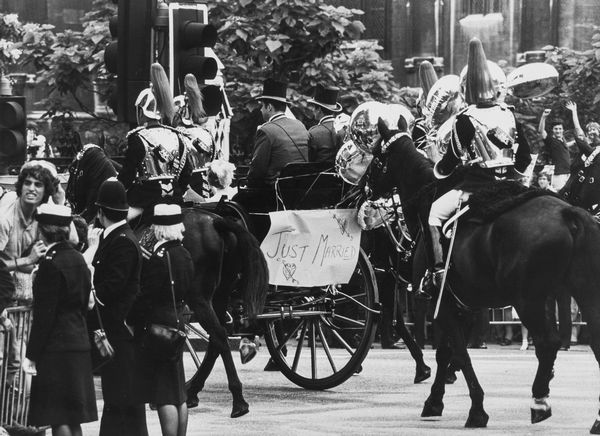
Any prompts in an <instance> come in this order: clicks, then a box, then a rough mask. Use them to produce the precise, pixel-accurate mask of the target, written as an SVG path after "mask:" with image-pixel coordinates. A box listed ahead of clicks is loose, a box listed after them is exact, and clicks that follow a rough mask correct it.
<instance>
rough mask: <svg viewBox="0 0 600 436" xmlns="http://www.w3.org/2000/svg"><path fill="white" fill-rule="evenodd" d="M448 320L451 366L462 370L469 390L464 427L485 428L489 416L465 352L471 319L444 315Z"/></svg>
mask: <svg viewBox="0 0 600 436" xmlns="http://www.w3.org/2000/svg"><path fill="white" fill-rule="evenodd" d="M446 316H447V317H448V318H449V319H448V322H447V326H448V327H449V329H448V332H449V334H450V343H451V345H452V347H453V349H454V356H453V364H454V365H456V367H457V368H460V369H462V372H463V375H464V377H465V380H466V382H467V387H468V388H469V397H470V398H471V408H470V409H469V416H468V418H467V422H465V427H469V428H480V427H486V426H487V423H488V420H489V415H488V414H487V413H486V411H485V409H484V408H483V397H484V393H483V389H482V388H481V385H480V384H479V380H477V375H476V374H475V370H474V369H473V365H472V363H471V357H470V356H469V352H468V351H467V339H466V333H468V332H470V325H471V324H472V317H471V315H470V314H462V315H459V317H455V316H452V314H451V313H449V314H447V315H446ZM464 316H467V317H468V319H467V320H466V322H465V321H463V322H462V324H461V321H460V318H463V317H464Z"/></svg>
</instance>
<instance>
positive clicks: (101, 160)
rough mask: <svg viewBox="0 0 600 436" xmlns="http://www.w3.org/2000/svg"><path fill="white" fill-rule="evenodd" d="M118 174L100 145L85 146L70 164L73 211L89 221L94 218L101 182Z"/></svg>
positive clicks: (68, 192)
mask: <svg viewBox="0 0 600 436" xmlns="http://www.w3.org/2000/svg"><path fill="white" fill-rule="evenodd" d="M116 175H117V171H116V170H115V168H114V166H113V164H112V162H111V160H110V159H109V158H108V157H107V156H106V154H105V153H104V150H102V149H101V148H100V147H98V146H95V145H94V146H90V145H88V146H85V147H84V149H83V151H82V152H80V153H79V154H78V155H77V156H76V157H75V159H74V160H73V162H71V165H70V166H69V181H68V182H67V192H66V195H67V200H68V201H69V203H71V206H72V207H73V212H75V213H77V214H80V215H82V216H83V217H84V218H85V219H86V220H87V221H90V220H91V219H93V218H94V216H95V212H96V208H95V206H94V203H95V202H96V195H97V193H98V188H99V187H100V184H101V183H102V182H104V181H105V180H106V179H108V178H109V177H114V176H116Z"/></svg>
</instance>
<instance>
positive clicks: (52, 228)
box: [38, 223, 71, 243]
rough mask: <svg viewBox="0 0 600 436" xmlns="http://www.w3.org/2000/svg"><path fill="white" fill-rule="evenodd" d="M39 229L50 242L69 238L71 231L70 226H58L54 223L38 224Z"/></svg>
mask: <svg viewBox="0 0 600 436" xmlns="http://www.w3.org/2000/svg"><path fill="white" fill-rule="evenodd" d="M38 230H39V232H40V233H41V234H42V236H44V239H45V240H46V241H47V242H49V243H53V242H63V241H68V240H69V233H70V231H71V229H70V227H69V226H57V225H54V224H42V223H39V224H38Z"/></svg>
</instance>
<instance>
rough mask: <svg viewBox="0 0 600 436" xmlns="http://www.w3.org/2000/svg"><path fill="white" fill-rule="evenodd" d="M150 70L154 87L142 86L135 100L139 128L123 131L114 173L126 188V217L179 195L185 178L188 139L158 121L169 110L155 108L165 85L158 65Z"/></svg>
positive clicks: (139, 213)
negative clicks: (122, 145) (120, 157)
mask: <svg viewBox="0 0 600 436" xmlns="http://www.w3.org/2000/svg"><path fill="white" fill-rule="evenodd" d="M151 73H152V75H153V78H154V79H155V86H153V87H151V88H147V89H144V90H143V91H142V92H140V94H139V95H138V97H137V99H136V101H135V106H136V109H137V120H138V124H139V127H137V128H136V129H134V130H132V131H130V132H129V133H128V134H127V151H126V152H125V162H124V163H123V167H122V168H121V171H120V172H119V175H118V179H119V181H121V182H122V183H123V185H125V188H126V189H127V200H128V202H129V206H130V209H129V214H128V217H127V219H128V220H131V219H133V218H135V217H137V216H139V215H141V214H142V212H143V211H144V210H151V209H152V206H154V205H155V204H157V203H158V202H161V201H162V202H165V201H167V200H168V199H170V200H171V201H174V200H175V199H177V198H180V197H181V195H182V194H183V192H184V191H185V189H186V187H187V184H188V180H189V172H190V167H189V164H187V155H188V151H189V148H190V146H189V144H188V142H189V138H188V137H187V136H186V135H184V134H183V133H182V132H180V131H178V130H177V129H175V128H173V127H170V126H168V125H166V124H163V123H161V118H162V119H164V120H166V119H168V118H170V119H172V117H170V116H169V115H166V116H165V115H163V114H168V113H169V112H171V111H169V110H167V109H166V108H167V107H168V105H167V104H165V103H162V104H161V106H160V107H161V108H162V110H159V105H158V103H157V96H158V95H161V93H163V92H165V91H164V89H165V88H168V87H169V84H168V81H167V79H166V74H164V70H162V67H161V66H160V64H153V65H152V70H151ZM163 75H164V76H163ZM165 101H166V99H165ZM170 104H171V105H172V104H173V100H172V99H171V100H170ZM172 113H174V110H173V111H172Z"/></svg>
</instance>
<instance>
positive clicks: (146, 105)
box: [135, 88, 160, 120]
mask: <svg viewBox="0 0 600 436" xmlns="http://www.w3.org/2000/svg"><path fill="white" fill-rule="evenodd" d="M135 107H138V108H140V109H141V110H142V113H143V114H144V116H145V117H146V118H150V119H151V120H160V113H158V109H157V107H156V98H155V97H154V93H153V92H152V88H146V89H144V90H142V92H140V93H139V94H138V96H137V98H136V100H135Z"/></svg>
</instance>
